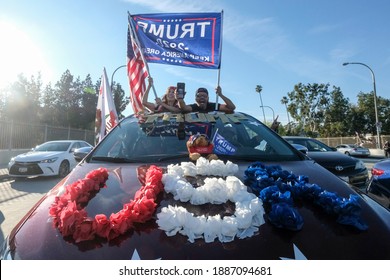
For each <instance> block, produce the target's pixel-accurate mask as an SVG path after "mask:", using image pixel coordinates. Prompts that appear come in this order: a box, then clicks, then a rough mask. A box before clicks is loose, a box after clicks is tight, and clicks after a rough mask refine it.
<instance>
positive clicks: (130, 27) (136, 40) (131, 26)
mask: <svg viewBox="0 0 390 280" xmlns="http://www.w3.org/2000/svg"><path fill="white" fill-rule="evenodd" d="M127 14H128V21H129V30H130V32H131V33H132V34H133V38H134V39H135V43H136V44H137V45H138V48H139V50H140V54H141V59H142V61H143V63H144V64H145V67H146V70H147V71H148V75H149V76H148V77H150V71H149V65H148V64H147V63H146V60H145V57H144V54H143V52H142V49H141V48H140V46H141V45H140V43H139V40H138V36H137V32H135V28H134V26H133V23H132V21H131V14H130V13H129V12H127ZM152 89H153V93H154V97H155V98H158V96H157V93H156V89H155V88H154V83H153V85H152Z"/></svg>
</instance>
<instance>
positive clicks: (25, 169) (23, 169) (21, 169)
mask: <svg viewBox="0 0 390 280" xmlns="http://www.w3.org/2000/svg"><path fill="white" fill-rule="evenodd" d="M19 172H27V167H19Z"/></svg>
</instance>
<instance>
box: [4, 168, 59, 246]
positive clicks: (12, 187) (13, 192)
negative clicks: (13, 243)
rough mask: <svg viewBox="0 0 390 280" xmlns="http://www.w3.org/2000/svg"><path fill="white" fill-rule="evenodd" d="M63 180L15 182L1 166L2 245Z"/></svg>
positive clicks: (48, 179)
mask: <svg viewBox="0 0 390 280" xmlns="http://www.w3.org/2000/svg"><path fill="white" fill-rule="evenodd" d="M60 180H61V179H60V178H57V177H54V178H31V179H28V184H26V180H24V179H22V180H20V181H19V180H18V181H14V180H12V179H11V178H9V176H8V170H7V168H6V166H0V244H2V243H3V240H4V239H5V237H7V235H8V234H9V233H10V232H11V230H12V229H13V228H14V227H15V225H16V224H17V223H18V222H19V221H20V219H22V218H23V216H24V215H25V214H26V213H27V211H28V210H29V209H31V208H32V207H33V206H34V205H35V204H36V203H37V202H38V200H39V199H40V198H41V197H42V196H43V195H45V194H46V193H47V192H48V191H49V190H50V189H51V188H52V187H54V186H55V185H56V184H57V182H59V181H60Z"/></svg>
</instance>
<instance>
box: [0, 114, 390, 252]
mask: <svg viewBox="0 0 390 280" xmlns="http://www.w3.org/2000/svg"><path fill="white" fill-rule="evenodd" d="M231 132H234V133H231ZM340 155H342V154H340ZM190 157H191V158H192V159H193V160H190ZM211 158H214V159H211ZM31 237H33V238H31ZM375 248H380V250H376V249H375ZM297 252H298V253H297ZM0 253H1V254H0V256H1V258H3V259H33V260H36V259H43V260H55V259H61V260H63V259H67V260H69V259H72V260H73V259H74V260H76V259H87V260H94V259H114V260H118V259H123V260H130V259H143V260H156V259H162V260H168V259H171V260H180V259H182V260H185V259H187V260H188V259H192V260H212V259H217V260H222V259H232V260H237V259H242V260H254V259H256V260H261V259H266V260H270V259H281V258H291V259H294V258H298V259H326V260H335V259H344V260H345V259H347V260H351V259H364V260H366V259H375V260H378V259H386V260H387V259H390V212H389V211H387V210H386V209H385V208H384V207H382V206H381V205H380V204H378V203H377V202H375V201H374V200H372V199H371V198H370V197H368V196H367V195H366V194H365V192H363V191H359V190H357V189H353V188H351V187H350V186H349V185H348V184H347V183H345V182H343V181H342V180H340V179H339V178H338V177H337V176H335V175H334V174H332V173H331V172H329V171H328V170H326V169H325V168H323V167H322V166H321V165H319V164H317V163H316V162H314V161H313V160H312V159H309V158H308V157H307V156H305V155H304V154H302V153H301V152H299V151H298V150H297V149H295V148H293V147H292V146H291V145H290V144H288V143H287V142H286V141H285V140H283V138H281V137H280V136H279V135H278V134H277V133H275V132H274V131H272V130H271V129H270V128H268V127H267V126H266V125H264V124H262V123H261V122H260V121H258V120H257V119H255V118H253V117H252V116H250V115H248V114H244V113H239V112H236V113H234V114H224V113H222V112H216V113H208V114H201V113H189V114H185V115H184V114H169V113H164V114H150V115H137V116H129V117H127V118H124V119H122V120H121V121H120V123H119V124H118V125H117V126H115V127H114V128H113V129H112V130H111V131H110V132H109V133H108V134H107V135H106V136H105V138H104V139H103V140H102V141H101V142H99V143H98V144H97V145H96V146H95V147H94V148H93V150H92V151H91V152H90V153H89V154H88V155H87V156H86V157H85V158H84V159H83V160H82V161H81V162H80V163H79V164H78V165H77V166H76V167H75V168H74V169H73V171H72V172H71V173H70V174H69V175H68V176H67V177H66V178H65V179H63V180H62V181H61V182H59V183H58V184H57V185H56V186H55V187H54V188H53V189H52V190H50V191H49V192H48V193H47V194H46V195H45V196H44V197H43V198H42V199H41V200H40V201H39V202H38V203H37V204H36V205H35V206H34V207H33V208H32V209H31V210H30V211H29V212H28V213H27V214H26V216H25V217H24V218H23V219H22V220H21V221H20V222H19V223H18V224H17V225H16V226H15V228H14V229H13V230H12V231H11V233H10V235H9V236H8V237H7V238H6V241H5V243H4V246H3V249H2V251H1V252H0Z"/></svg>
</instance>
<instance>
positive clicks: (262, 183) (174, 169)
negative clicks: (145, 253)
mask: <svg viewBox="0 0 390 280" xmlns="http://www.w3.org/2000/svg"><path fill="white" fill-rule="evenodd" d="M237 171H238V167H237V165H235V164H233V163H231V162H229V161H228V162H227V163H226V164H225V163H224V162H223V161H221V160H212V161H208V160H207V159H206V158H204V157H201V158H199V159H198V160H197V161H196V164H194V163H192V162H182V163H181V164H180V165H178V164H176V165H169V166H168V168H167V172H166V173H165V174H163V170H162V169H161V168H159V167H157V166H154V165H152V166H150V167H149V168H148V170H147V172H146V177H145V184H144V186H143V187H141V188H140V189H139V190H138V191H137V193H136V194H135V197H134V199H133V200H131V201H130V202H129V203H127V204H125V205H124V206H123V208H122V210H120V211H119V212H117V213H113V214H111V215H110V217H109V218H107V217H106V215H104V214H97V215H96V216H95V217H94V218H91V217H88V213H87V212H86V211H85V206H86V204H87V203H88V202H89V200H91V199H92V198H93V197H94V195H95V194H96V193H97V192H98V191H99V190H100V189H101V188H105V187H107V186H106V181H107V179H108V176H109V175H108V170H107V169H105V168H99V169H96V170H93V171H91V172H90V173H88V174H87V175H86V176H85V178H84V179H81V180H78V181H76V182H74V183H72V184H70V185H67V186H65V187H64V188H63V189H62V190H61V191H59V193H58V195H57V197H56V199H55V202H54V203H53V205H52V207H51V208H50V215H51V216H52V217H53V218H54V219H53V223H54V226H55V227H57V228H58V230H59V231H60V232H61V234H62V235H63V236H64V237H67V236H71V237H72V238H73V239H74V241H75V242H76V243H78V242H81V241H86V240H92V239H94V238H95V237H96V236H99V237H102V238H106V239H107V240H112V239H115V238H116V237H118V236H119V235H121V234H124V233H126V232H127V231H128V230H130V229H131V228H132V227H133V226H134V225H135V224H137V223H144V222H146V221H148V220H150V219H152V218H153V215H154V212H155V210H156V206H157V202H156V198H157V195H158V194H159V193H160V192H161V191H162V190H165V191H166V192H167V193H171V194H172V195H173V196H174V199H176V200H180V201H182V202H188V201H189V202H190V203H191V204H194V205H202V204H205V203H211V204H222V203H225V202H226V201H227V200H230V201H232V202H234V203H235V211H234V214H233V215H231V216H224V217H221V215H219V214H218V215H214V216H211V215H210V216H207V217H206V216H204V215H202V216H195V215H194V214H193V213H190V212H189V211H188V210H187V209H185V208H184V207H181V206H172V205H169V206H168V207H164V208H162V210H161V212H160V213H157V224H158V225H159V228H160V229H162V230H164V231H165V232H166V234H167V235H168V236H173V235H175V234H177V233H180V234H182V235H186V236H187V237H188V240H189V241H190V242H194V241H195V239H198V238H203V239H204V240H205V242H207V243H209V242H213V241H214V240H215V239H218V240H219V241H220V242H231V241H233V240H234V238H236V237H237V238H240V239H242V238H247V237H250V236H252V235H254V234H255V232H256V231H258V228H259V227H260V226H261V225H262V224H263V223H264V222H265V221H264V216H267V217H268V220H269V221H270V222H271V223H272V224H273V225H274V226H276V227H278V228H285V229H288V230H294V231H296V230H300V229H302V227H303V219H302V217H301V215H300V214H299V213H298V211H297V210H296V209H295V208H294V205H293V204H294V200H299V199H306V200H311V201H312V202H313V203H314V204H316V205H318V206H320V207H321V208H322V209H323V210H324V211H325V212H326V213H328V214H330V215H335V216H337V221H338V222H339V223H341V224H346V225H351V226H354V227H356V228H358V229H359V230H366V229H367V225H366V224H365V223H364V222H363V221H361V220H360V216H359V215H360V206H359V204H358V202H357V198H356V197H355V196H352V195H351V196H350V198H349V199H345V198H341V197H339V196H337V195H336V194H335V193H330V192H327V191H324V190H323V189H321V187H319V186H318V185H316V184H309V182H308V178H307V177H305V176H296V175H294V174H291V173H290V172H288V171H286V170H282V169H281V168H280V166H265V165H263V164H261V163H259V162H257V163H253V164H251V165H250V166H249V167H248V169H247V170H246V171H245V175H246V180H245V184H246V185H247V186H249V187H250V188H251V189H252V190H253V191H254V193H258V194H259V197H256V195H255V194H254V193H249V192H248V191H247V186H246V185H244V184H243V183H242V182H241V181H240V180H239V179H238V178H237V177H235V176H234V174H235V173H237ZM196 176H206V178H205V179H204V185H202V186H198V187H197V188H194V187H193V186H192V185H191V183H189V182H188V181H187V180H186V178H185V177H196ZM224 178H225V179H224ZM263 203H264V207H265V209H264V208H263Z"/></svg>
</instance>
